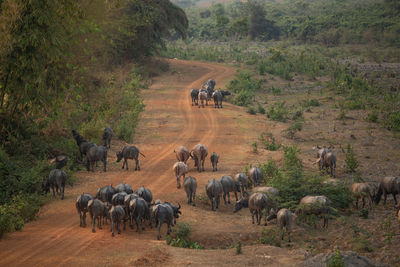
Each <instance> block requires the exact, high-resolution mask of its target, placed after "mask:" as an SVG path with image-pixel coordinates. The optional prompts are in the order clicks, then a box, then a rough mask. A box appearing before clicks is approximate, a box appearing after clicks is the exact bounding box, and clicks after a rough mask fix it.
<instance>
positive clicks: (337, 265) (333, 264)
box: [326, 250, 346, 267]
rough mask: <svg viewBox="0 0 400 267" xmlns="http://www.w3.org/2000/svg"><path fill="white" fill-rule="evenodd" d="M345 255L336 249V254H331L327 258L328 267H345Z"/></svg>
mask: <svg viewBox="0 0 400 267" xmlns="http://www.w3.org/2000/svg"><path fill="white" fill-rule="evenodd" d="M344 266H346V264H345V262H344V257H343V256H342V254H340V251H339V250H336V252H335V254H333V255H331V256H330V257H329V258H327V259H326V267H344Z"/></svg>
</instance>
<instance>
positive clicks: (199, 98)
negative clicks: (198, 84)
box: [190, 79, 231, 108]
mask: <svg viewBox="0 0 400 267" xmlns="http://www.w3.org/2000/svg"><path fill="white" fill-rule="evenodd" d="M215 85H216V83H215V81H214V80H213V79H209V80H208V81H206V82H205V83H204V84H203V86H202V88H201V89H191V91H190V97H191V99H192V106H193V105H196V106H199V108H200V106H201V107H203V108H204V102H206V106H208V101H210V100H211V98H212V99H213V100H214V108H222V100H223V99H224V96H226V95H230V94H231V93H230V92H229V91H222V90H214V88H215ZM199 102H200V104H199Z"/></svg>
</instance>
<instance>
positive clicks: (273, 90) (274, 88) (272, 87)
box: [269, 86, 282, 95]
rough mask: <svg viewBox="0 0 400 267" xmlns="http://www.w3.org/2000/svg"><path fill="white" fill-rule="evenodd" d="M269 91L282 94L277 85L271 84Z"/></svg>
mask: <svg viewBox="0 0 400 267" xmlns="http://www.w3.org/2000/svg"><path fill="white" fill-rule="evenodd" d="M269 92H270V93H271V94H273V95H281V94H282V90H281V88H279V87H274V86H271V87H270V88H269Z"/></svg>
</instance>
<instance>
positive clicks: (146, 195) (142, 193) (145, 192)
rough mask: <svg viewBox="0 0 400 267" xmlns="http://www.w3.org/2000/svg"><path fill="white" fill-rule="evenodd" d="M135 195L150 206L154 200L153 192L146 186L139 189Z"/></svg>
mask: <svg viewBox="0 0 400 267" xmlns="http://www.w3.org/2000/svg"><path fill="white" fill-rule="evenodd" d="M133 193H135V194H136V195H138V196H139V197H141V198H143V199H144V200H146V201H147V204H149V205H150V203H151V201H152V200H153V194H152V193H151V191H150V190H149V189H147V188H146V187H144V186H141V187H139V188H138V189H136V190H135V192H133Z"/></svg>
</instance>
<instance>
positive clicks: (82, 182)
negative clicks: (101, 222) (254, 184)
mask: <svg viewBox="0 0 400 267" xmlns="http://www.w3.org/2000/svg"><path fill="white" fill-rule="evenodd" d="M170 63H171V69H174V70H176V73H177V74H171V73H168V74H165V75H162V76H160V77H157V78H156V79H155V80H154V82H153V85H152V86H151V88H150V89H148V90H144V91H143V96H144V99H145V104H146V110H145V112H144V113H143V114H142V116H141V119H140V123H139V125H138V127H137V133H136V136H135V140H134V144H135V145H137V146H138V147H139V149H140V150H141V152H143V153H144V154H145V155H146V157H145V158H143V157H140V161H141V162H140V165H141V171H136V172H135V171H133V169H134V162H132V161H129V164H130V165H129V166H130V169H129V171H126V170H121V165H122V163H116V162H115V159H116V157H115V152H116V151H117V150H118V149H120V148H122V146H123V145H124V144H123V143H122V142H121V141H118V140H113V142H112V151H110V152H109V154H108V163H109V164H108V171H107V172H106V173H104V172H102V171H101V169H102V167H98V168H97V169H96V171H95V172H94V173H88V172H86V171H82V172H80V173H79V174H78V177H79V179H78V184H77V185H75V186H74V187H67V188H66V198H65V200H63V201H61V200H59V199H56V200H53V201H51V202H50V203H48V204H46V205H45V206H44V207H42V209H41V211H40V215H39V218H38V219H37V220H36V221H33V222H31V223H28V224H27V225H26V226H25V227H24V229H23V230H22V231H18V232H15V233H11V234H7V235H6V236H5V237H4V238H3V239H2V240H0V265H1V266H16V265H18V266H20V265H25V266H54V265H63V266H72V265H73V266H77V265H78V266H81V265H85V266H121V265H146V266H153V265H164V266H165V265H167V266H170V265H179V266H181V265H188V264H190V265H202V266H204V265H206V266H222V265H230V266H231V265H256V266H258V265H265V264H271V265H288V266H292V265H293V264H295V263H298V262H301V261H302V260H304V255H303V254H302V253H300V252H297V251H288V250H285V249H280V248H275V247H269V246H262V245H254V246H245V247H244V248H243V254H241V255H236V254H235V251H234V249H205V250H188V249H181V248H174V247H170V246H167V245H166V244H165V241H163V240H162V241H157V239H156V235H157V233H156V231H155V229H146V230H145V231H144V232H142V233H141V234H138V233H136V231H134V230H131V229H130V228H129V227H128V228H127V230H126V231H122V233H121V235H116V236H115V237H114V238H113V237H111V233H110V230H109V227H110V226H109V225H105V226H104V227H103V229H102V230H100V229H97V228H96V231H97V232H96V233H92V232H91V226H90V219H89V218H87V223H88V227H86V228H81V227H79V216H78V214H77V212H76V210H75V199H76V197H77V196H78V195H79V194H81V193H82V192H89V193H91V194H93V195H94V194H95V192H96V191H97V188H99V187H102V186H104V185H106V184H111V183H112V184H113V185H117V184H118V183H120V182H125V183H128V184H130V185H131V186H132V187H133V188H138V187H139V186H142V185H144V186H145V187H147V188H149V189H150V190H151V191H152V192H153V198H154V199H161V200H163V201H164V200H166V201H173V202H180V203H181V204H182V212H183V215H182V216H181V218H180V219H179V221H186V222H189V223H190V224H191V226H192V229H193V234H192V238H193V239H194V240H197V241H199V242H200V243H201V244H203V245H205V246H206V247H208V248H222V247H225V248H226V247H229V246H234V245H235V244H236V242H237V241H238V240H243V241H246V240H247V241H248V240H254V239H255V238H257V236H258V234H259V233H260V232H261V229H262V227H261V226H256V225H252V224H251V223H250V220H251V218H250V214H249V212H248V210H243V211H240V212H239V213H237V214H233V213H232V210H233V204H230V205H224V204H223V201H222V202H221V208H220V209H219V210H217V211H216V212H212V211H211V210H210V205H209V203H207V202H206V200H205V199H204V185H205V184H206V183H207V180H208V179H211V178H218V179H219V178H220V177H221V176H223V175H233V174H235V173H237V172H239V171H241V170H243V167H244V166H245V165H246V164H247V163H250V162H251V156H252V153H251V151H250V149H251V146H250V143H251V140H253V139H254V137H255V136H257V133H256V132H255V131H254V130H251V129H252V128H251V126H252V124H253V123H256V122H254V120H255V119H254V117H251V116H250V115H247V114H245V112H244V111H243V109H241V108H239V107H236V106H232V105H230V104H226V103H223V105H224V108H223V109H214V107H213V103H211V104H210V105H209V106H208V107H205V108H198V107H197V106H196V107H193V106H191V100H190V97H189V89H190V88H195V87H197V88H199V87H200V86H201V84H203V83H204V82H205V81H206V80H207V79H209V78H214V79H215V81H216V82H217V86H216V87H217V88H219V87H223V86H224V85H225V83H226V82H227V80H228V79H229V78H231V77H232V76H233V75H234V73H235V70H234V69H233V68H230V67H226V66H222V65H217V64H208V63H199V62H190V61H180V60H171V61H170ZM174 73H175V72H174ZM197 143H202V144H205V145H206V146H207V147H208V149H209V154H211V152H213V151H215V152H217V153H218V154H220V155H221V159H220V164H219V169H218V172H216V173H213V172H212V167H211V164H210V162H209V158H207V162H206V172H204V173H200V174H199V173H198V172H197V171H196V170H195V169H194V164H193V161H189V169H190V171H189V175H192V176H194V177H196V178H197V180H198V192H197V196H198V198H197V204H198V205H197V206H196V207H192V206H189V205H187V204H186V194H185V192H184V190H183V189H177V188H176V178H175V177H174V174H173V171H172V166H173V164H174V163H175V162H176V158H175V154H174V153H173V151H174V149H175V148H176V147H178V146H180V145H185V146H186V147H188V148H189V149H191V148H192V147H193V146H194V145H195V144H197ZM100 166H101V164H100ZM234 200H235V198H234V197H233V196H232V202H234ZM135 230H136V229H135ZM165 233H166V226H165V225H164V226H163V228H162V234H163V235H164V234H165Z"/></svg>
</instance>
